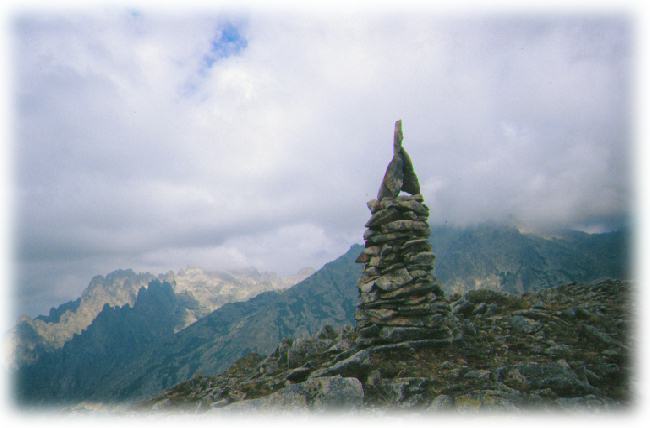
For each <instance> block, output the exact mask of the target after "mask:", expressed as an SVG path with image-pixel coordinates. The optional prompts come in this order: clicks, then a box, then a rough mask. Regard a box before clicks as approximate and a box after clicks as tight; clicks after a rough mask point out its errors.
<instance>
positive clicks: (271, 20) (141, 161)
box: [13, 11, 632, 314]
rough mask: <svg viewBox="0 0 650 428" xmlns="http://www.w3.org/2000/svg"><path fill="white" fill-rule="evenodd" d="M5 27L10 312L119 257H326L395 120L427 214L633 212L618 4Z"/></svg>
mask: <svg viewBox="0 0 650 428" xmlns="http://www.w3.org/2000/svg"><path fill="white" fill-rule="evenodd" d="M223 31H226V33H223V34H222V32H223ZM224 34H225V35H224ZM13 39H14V58H13V66H14V67H15V74H16V76H17V80H16V87H15V93H14V98H15V106H16V110H15V117H16V124H15V125H16V141H15V142H14V158H15V162H16V171H17V177H16V181H15V186H16V189H15V191H16V195H17V204H16V208H17V212H16V218H17V219H18V220H19V221H18V225H17V227H18V232H17V245H18V263H17V265H18V273H19V275H18V279H19V284H18V286H17V288H16V292H17V296H18V302H19V304H18V310H20V311H28V312H30V313H32V314H34V313H36V312H44V311H46V310H47V308H48V307H49V306H52V305H54V304H57V303H60V302H61V300H63V299H65V298H72V297H74V296H75V295H77V294H78V293H79V291H80V289H82V288H83V287H84V286H85V284H86V283H87V282H88V280H89V279H90V277H91V276H92V275H94V274H98V273H106V272H108V271H111V270H113V269H115V268H120V267H122V268H124V267H132V268H134V269H147V270H153V271H165V270H169V269H177V268H180V267H183V266H185V265H188V264H190V265H201V266H203V267H204V268H207V269H225V268H229V267H240V266H245V265H254V266H257V267H258V268H260V269H267V270H273V271H279V272H292V271H297V270H298V269H299V268H301V267H303V266H307V265H311V266H314V267H318V266H320V265H322V264H323V263H324V262H326V261H329V260H331V259H333V258H334V257H336V256H338V255H340V254H341V253H342V252H344V251H345V250H346V249H347V247H348V246H349V245H350V244H352V243H354V242H358V241H360V239H361V236H362V234H363V224H364V222H365V220H366V219H367V217H368V212H367V209H366V207H365V201H366V200H368V199H370V198H372V197H373V196H374V195H375V192H376V190H377V188H378V186H379V184H380V180H381V177H382V176H383V173H384V170H385V167H386V164H387V163H388V161H389V160H390V157H391V150H392V146H391V137H392V126H393V122H394V120H396V119H398V118H401V119H403V120H404V133H405V142H404V144H405V147H406V148H407V150H408V151H409V153H410V154H411V157H412V158H413V161H414V166H415V169H416V172H417V173H418V175H419V177H420V181H421V183H422V187H423V193H424V195H425V198H426V200H427V202H428V205H429V206H430V208H431V222H432V223H434V224H435V223H444V222H449V223H452V224H472V223H476V222H481V221H497V222H514V223H516V224H519V225H521V226H522V227H526V228H527V229H549V228H566V227H583V228H594V227H598V228H611V227H617V226H619V225H620V224H621V223H622V222H624V221H625V219H626V217H627V216H628V215H629V212H628V211H629V201H630V188H629V187H630V186H629V184H630V182H629V172H628V169H629V161H628V151H629V149H630V147H629V146H630V144H629V143H630V138H631V136H630V125H631V124H630V113H631V111H630V99H629V98H630V93H631V88H630V76H629V74H630V70H631V61H632V58H631V48H632V46H631V43H632V41H631V28H630V23H629V22H628V21H627V20H626V19H625V18H624V17H620V16H599V17H590V16H583V17H580V16H571V17H558V16H537V17H535V16H496V15H494V16H483V17H476V16H475V17H471V18H461V17H456V18H453V19H451V18H444V17H436V16H431V15H427V14H422V13H419V14H416V13H412V14H408V13H405V14H403V15H397V16H395V15H390V16H389V15H382V14H381V13H377V14H374V15H361V14H356V15H355V14H351V15H334V14H330V15H327V16H316V15H307V14H290V13H282V14H281V13H279V12H278V13H254V12H251V13H242V14H238V15H232V14H219V13H216V12H215V13H214V15H211V16H205V15H201V16H199V15H186V16H183V17H178V18H173V17H170V16H164V15H161V14H155V13H148V12H147V11H143V12H141V13H134V12H116V13H112V14H106V13H101V14H99V13H98V14H96V15H76V16H75V15H58V14H41V15H38V14H25V15H21V16H18V17H16V20H15V22H14V26H13ZM223 43H231V45H228V46H227V47H224V46H223ZM228 55H229V56H228Z"/></svg>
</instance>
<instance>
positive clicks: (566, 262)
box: [430, 224, 630, 293]
mask: <svg viewBox="0 0 650 428" xmlns="http://www.w3.org/2000/svg"><path fill="white" fill-rule="evenodd" d="M430 242H431V246H432V247H433V253H434V254H436V262H435V264H436V267H435V274H436V276H437V277H438V279H439V280H440V282H441V283H442V287H443V289H444V290H445V291H446V292H448V293H453V292H459V293H463V292H465V291H469V290H473V289H479V288H491V289H495V290H501V291H505V292H510V293H524V292H530V291H535V290H541V289H545V288H550V287H557V286H559V285H562V284H564V283H567V282H589V281H594V280H597V279H602V278H615V279H629V277H630V274H629V266H628V263H629V236H628V232H627V230H619V231H614V232H608V233H602V234H587V233H583V232H576V231H568V232H564V233H562V234H558V235H557V236H556V237H553V238H543V237H541V236H537V235H533V234H523V233H521V232H519V231H518V230H517V229H516V228H514V227H507V226H496V225H487V224H484V225H479V226H474V227H466V228H454V227H448V226H433V227H432V228H431V238H430Z"/></svg>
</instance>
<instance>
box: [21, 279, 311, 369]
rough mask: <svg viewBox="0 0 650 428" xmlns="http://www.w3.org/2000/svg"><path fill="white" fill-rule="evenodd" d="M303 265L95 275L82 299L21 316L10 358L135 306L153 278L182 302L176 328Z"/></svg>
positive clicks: (25, 358) (59, 342) (58, 343)
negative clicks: (106, 311)
mask: <svg viewBox="0 0 650 428" xmlns="http://www.w3.org/2000/svg"><path fill="white" fill-rule="evenodd" d="M313 272H314V271H313V269H302V270H300V271H299V272H297V273H296V274H294V275H289V276H280V275H278V274H275V273H268V272H258V271H257V270H255V269H247V270H239V271H232V272H206V271H204V270H202V269H200V268H196V267H194V268H186V269H182V270H180V271H179V272H178V273H173V272H171V271H170V272H168V273H166V274H160V275H157V276H155V275H153V274H151V273H148V272H145V273H136V272H134V271H133V270H131V269H126V270H116V271H114V272H111V273H109V274H107V275H106V276H102V275H98V276H95V277H94V278H93V279H92V280H91V281H90V284H89V285H88V287H87V288H86V289H85V290H84V291H83V293H82V295H81V297H80V298H79V299H77V300H75V301H73V302H68V303H64V304H63V305H61V306H59V307H58V308H52V309H51V310H50V313H49V315H48V316H42V315H41V316H38V317H36V318H30V317H27V316H23V317H21V319H20V320H19V321H18V324H17V326H16V328H15V330H14V333H13V335H12V336H13V341H14V346H13V348H14V350H15V351H14V361H15V364H16V365H18V366H20V365H24V364H28V363H33V362H35V361H36V360H37V359H38V358H39V356H40V355H43V354H44V353H45V352H49V351H54V350H57V349H60V348H62V347H63V345H64V344H65V343H66V342H68V341H69V340H70V339H72V338H73V337H74V336H75V335H78V334H81V332H82V331H84V330H85V329H86V328H88V326H89V325H90V324H91V323H92V321H93V320H94V319H95V318H96V317H97V316H98V315H99V313H100V312H101V311H102V309H103V308H104V305H106V304H108V305H109V306H110V307H122V306H124V305H129V306H130V307H133V305H134V304H135V301H136V299H137V296H138V292H139V290H140V289H141V288H146V287H147V286H148V285H149V283H150V282H151V281H153V280H158V281H164V282H169V283H170V284H172V287H173V289H174V293H176V294H177V295H178V296H179V300H180V301H181V302H182V303H183V306H184V308H183V315H182V317H179V318H178V320H177V323H176V326H175V328H174V331H180V330H183V329H184V328H186V327H187V326H189V325H191V324H193V323H194V322H196V320H198V319H200V318H202V317H204V316H206V315H207V314H209V313H211V312H213V311H214V310H216V309H218V308H220V307H221V306H223V305H224V304H226V303H232V302H238V301H244V300H247V299H250V298H251V297H253V296H255V295H257V294H259V293H262V292H265V291H272V290H283V289H286V288H288V287H291V286H292V285H294V284H296V283H298V282H300V281H302V280H303V279H305V278H306V277H308V276H309V275H311V274H312V273H313Z"/></svg>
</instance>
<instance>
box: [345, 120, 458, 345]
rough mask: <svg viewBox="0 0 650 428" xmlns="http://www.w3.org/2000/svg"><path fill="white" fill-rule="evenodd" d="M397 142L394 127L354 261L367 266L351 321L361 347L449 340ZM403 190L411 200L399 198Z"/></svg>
mask: <svg viewBox="0 0 650 428" xmlns="http://www.w3.org/2000/svg"><path fill="white" fill-rule="evenodd" d="M401 139H402V132H401V122H400V121H398V122H397V123H396V124H395V141H396V144H394V156H393V160H392V161H391V163H390V164H389V166H388V170H387V171H386V175H385V176H384V180H383V182H382V186H381V188H380V190H379V195H378V197H377V199H373V200H371V201H370V202H368V208H369V209H370V212H371V217H370V220H368V222H367V223H366V228H367V230H366V232H365V234H364V240H365V249H364V250H363V252H362V253H361V255H360V256H359V257H358V258H357V262H359V263H365V268H364V270H363V273H362V275H361V278H360V280H359V284H358V287H359V305H358V307H357V312H356V316H355V318H356V320H357V330H358V333H359V339H358V340H359V344H360V345H362V346H363V345H373V344H383V343H397V342H403V341H410V340H423V339H424V340H434V341H440V340H442V341H445V340H449V339H450V338H451V335H452V332H451V330H450V328H449V326H448V323H447V319H448V316H449V314H450V308H449V305H448V304H446V303H444V302H438V301H437V300H439V298H440V297H442V291H441V288H440V287H439V285H438V283H437V281H436V279H435V278H434V276H433V275H432V273H431V272H432V270H433V262H434V259H435V256H434V255H433V252H432V249H431V245H430V244H429V242H428V240H427V238H428V237H429V234H430V229H429V225H428V222H427V219H428V216H429V209H428V208H427V206H426V205H425V204H424V200H423V198H422V195H421V194H419V184H418V181H417V177H416V176H415V173H414V172H413V166H412V164H411V161H410V159H409V158H408V155H407V154H406V151H405V150H404V149H403V147H401ZM407 188H408V189H409V193H413V194H412V195H399V192H400V191H403V190H405V189H407Z"/></svg>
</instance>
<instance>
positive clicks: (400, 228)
mask: <svg viewBox="0 0 650 428" xmlns="http://www.w3.org/2000/svg"><path fill="white" fill-rule="evenodd" d="M428 230H429V225H428V224H427V223H426V222H424V221H415V220H394V221H391V222H389V223H386V224H384V225H383V226H382V227H381V231H382V232H383V233H392V232H411V231H412V232H425V231H428Z"/></svg>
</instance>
